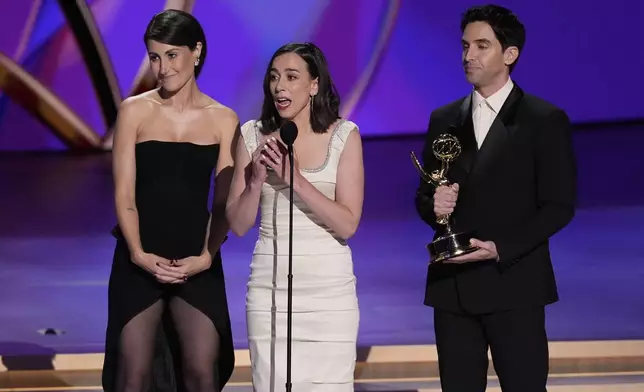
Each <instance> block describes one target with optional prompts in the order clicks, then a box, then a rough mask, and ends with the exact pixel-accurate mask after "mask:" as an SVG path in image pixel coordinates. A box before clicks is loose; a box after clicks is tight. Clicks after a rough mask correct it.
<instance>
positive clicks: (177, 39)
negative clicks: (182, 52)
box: [143, 9, 208, 77]
mask: <svg viewBox="0 0 644 392" xmlns="http://www.w3.org/2000/svg"><path fill="white" fill-rule="evenodd" d="M150 40H151V41H157V42H160V43H162V44H166V45H172V46H187V47H188V48H189V49H190V50H195V48H196V47H197V42H201V53H200V56H199V64H198V65H197V67H196V68H195V77H198V76H199V73H200V72H201V69H202V68H203V65H204V63H205V62H206V54H207V53H208V50H207V48H208V46H207V45H206V35H205V34H204V32H203V29H202V28H201V24H199V21H197V19H196V18H195V17H194V16H192V15H191V14H189V13H187V12H185V11H180V10H173V9H168V10H165V11H163V12H159V13H158V14H156V15H154V16H153V17H152V20H151V21H150V23H149V24H148V27H147V28H146V29H145V34H144V35H143V42H145V45H146V46H147V44H148V41H150Z"/></svg>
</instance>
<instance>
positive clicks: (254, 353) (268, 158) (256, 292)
mask: <svg viewBox="0 0 644 392" xmlns="http://www.w3.org/2000/svg"><path fill="white" fill-rule="evenodd" d="M338 111H339V98H338V95H337V93H336V91H335V87H334V85H333V82H332V80H331V77H330V75H329V70H328V66H327V62H326V59H325V57H324V55H323V54H322V52H321V51H320V49H319V48H317V47H316V46H315V45H313V44H310V43H306V44H288V45H285V46H283V47H282V48H280V49H279V50H277V52H275V54H274V55H273V58H272V59H271V61H270V63H269V65H268V69H267V71H266V75H265V78H264V104H263V108H262V114H261V118H260V119H259V120H252V121H248V122H246V123H245V124H244V125H243V126H242V129H241V137H242V139H241V140H240V143H239V144H238V145H237V151H236V160H237V161H236V162H237V164H236V165H235V173H234V175H233V182H232V186H231V190H230V195H229V198H228V206H227V216H228V220H229V222H230V227H231V229H232V231H233V232H234V233H235V234H236V235H238V236H242V235H244V234H245V233H246V232H247V231H248V230H249V229H250V228H251V227H253V225H254V223H255V220H256V218H257V212H258V208H261V219H260V227H259V238H258V240H257V243H256V246H255V250H254V252H253V259H252V262H251V273H250V278H249V281H248V292H247V297H246V317H247V325H248V341H249V346H250V355H251V362H252V375H253V385H254V389H255V391H257V392H274V391H280V390H283V388H284V386H285V382H286V347H287V346H286V332H287V313H286V311H287V285H288V278H287V275H288V245H289V243H288V235H289V226H288V223H289V198H288V197H289V186H290V184H289V182H290V181H289V173H290V171H289V170H290V169H289V162H288V155H287V153H286V149H285V147H284V145H283V143H281V140H280V138H279V128H280V126H281V125H282V124H283V123H284V122H285V121H293V122H294V123H295V124H296V125H297V127H298V130H299V133H298V136H297V139H296V140H295V143H294V180H293V184H292V185H293V192H294V206H293V329H292V339H293V340H292V362H291V364H292V365H291V382H292V390H293V391H295V392H300V391H306V392H311V391H353V373H354V369H355V362H356V341H357V337H358V324H359V318H360V316H359V310H358V300H357V296H356V279H355V276H354V273H353V260H352V257H351V249H350V248H349V246H348V245H347V239H349V238H350V237H351V236H353V234H354V233H355V232H356V229H357V228H358V223H359V221H360V217H361V214H362V203H363V195H364V168H363V161H362V142H361V138H360V135H359V133H358V127H357V126H356V124H354V123H353V122H351V121H347V120H345V119H341V118H340V117H339V114H338ZM242 140H243V143H242V142H241V141H242Z"/></svg>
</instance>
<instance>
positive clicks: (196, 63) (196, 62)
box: [195, 58, 199, 67]
mask: <svg viewBox="0 0 644 392" xmlns="http://www.w3.org/2000/svg"><path fill="white" fill-rule="evenodd" d="M197 65H199V58H197V61H195V67H196V66H197Z"/></svg>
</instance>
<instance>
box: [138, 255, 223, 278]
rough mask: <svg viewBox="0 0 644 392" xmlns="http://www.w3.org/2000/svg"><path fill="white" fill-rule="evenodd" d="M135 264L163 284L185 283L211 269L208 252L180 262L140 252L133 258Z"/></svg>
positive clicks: (210, 259)
mask: <svg viewBox="0 0 644 392" xmlns="http://www.w3.org/2000/svg"><path fill="white" fill-rule="evenodd" d="M132 261H133V262H134V264H136V265H138V266H139V267H141V268H143V269H144V270H146V271H148V272H149V273H150V274H152V275H153V276H154V277H155V278H156V280H157V281H159V282H161V283H171V284H179V283H185V282H186V281H187V280H188V278H189V277H191V276H193V275H196V274H198V273H200V272H202V271H205V270H207V269H208V268H210V265H211V264H212V258H211V257H210V254H209V253H208V252H204V253H202V254H201V255H199V256H190V257H186V258H183V259H179V260H168V259H166V258H163V257H160V256H157V255H155V254H152V253H145V252H139V253H137V254H135V255H134V256H133V257H132Z"/></svg>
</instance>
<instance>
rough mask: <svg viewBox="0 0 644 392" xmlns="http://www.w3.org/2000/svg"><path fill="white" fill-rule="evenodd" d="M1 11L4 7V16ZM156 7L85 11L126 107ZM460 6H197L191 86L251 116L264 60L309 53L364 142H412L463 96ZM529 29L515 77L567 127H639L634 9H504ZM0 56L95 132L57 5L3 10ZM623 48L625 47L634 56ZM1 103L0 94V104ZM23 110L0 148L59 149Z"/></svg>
mask: <svg viewBox="0 0 644 392" xmlns="http://www.w3.org/2000/svg"><path fill="white" fill-rule="evenodd" d="M10 3H11V4H10ZM165 4H166V1H165V0H145V1H132V0H129V1H126V0H94V1H91V2H90V5H91V9H92V12H93V15H94V17H95V19H96V22H97V24H98V26H99V29H100V32H101V34H102V36H103V39H104V42H105V45H106V48H107V50H108V52H109V54H110V58H111V61H112V64H113V67H114V69H115V73H116V76H117V78H118V83H119V86H120V89H121V94H122V96H127V95H128V94H129V91H130V90H131V88H132V83H133V81H134V79H135V76H136V75H137V73H138V71H139V68H140V67H141V64H142V63H143V62H144V59H145V48H144V45H143V42H142V38H141V37H142V34H143V31H144V29H145V26H146V24H147V22H148V21H149V19H150V17H151V16H152V15H153V14H154V13H156V12H158V11H160V10H161V9H163V7H164V6H165ZM474 4H477V2H474V1H471V0H453V1H449V2H448V1H440V2H439V1H429V0H397V1H396V0H390V1H387V0H351V1H345V0H271V1H265V0H243V1H221V0H220V1H213V0H196V1H195V2H194V8H193V11H192V12H193V14H194V15H196V16H197V18H198V19H199V20H200V21H201V22H202V24H203V26H204V28H205V31H206V35H207V37H208V44H209V51H208V52H209V54H208V59H207V61H206V65H205V68H204V71H203V74H202V76H201V77H200V79H199V84H200V86H201V87H202V89H203V90H204V91H205V92H206V93H208V94H210V95H211V96H212V97H214V98H215V99H217V100H219V101H221V102H222V103H224V104H225V105H229V106H230V107H232V108H233V109H235V110H236V111H237V113H238V114H239V116H240V118H241V120H242V121H245V120H247V119H250V118H253V117H255V116H257V114H258V112H259V107H260V100H261V96H262V93H261V80H262V76H263V71H264V69H265V66H266V62H267V61H268V59H269V58H270V56H271V54H272V52H273V51H274V50H275V49H277V48H278V47H279V46H281V45H282V44H284V43H287V42H289V41H305V40H308V41H312V42H314V43H316V44H318V45H319V46H320V47H321V48H322V49H323V50H324V51H325V52H326V54H327V56H328V59H329V62H330V64H331V70H332V73H333V77H334V79H335V81H336V84H337V86H338V89H339V91H340V93H341V96H342V99H343V107H342V111H343V115H345V116H347V117H349V118H351V119H352V120H353V121H355V122H356V123H358V124H359V125H360V127H361V130H362V133H363V134H364V135H365V136H375V135H395V134H409V133H420V132H424V130H425V128H426V125H427V120H428V117H429V113H430V112H431V110H433V109H435V108H436V107H438V106H440V105H442V104H445V103H447V102H449V101H450V100H453V99H456V98H458V97H460V96H462V95H463V94H466V93H467V92H468V91H469V86H468V85H467V84H466V83H465V81H464V78H463V74H462V70H461V68H460V35H461V33H460V31H459V18H460V15H461V13H462V12H463V11H464V9H465V8H466V7H468V6H471V5H474ZM499 4H501V5H505V6H507V7H509V8H511V9H513V10H514V11H515V12H517V13H518V14H519V16H520V17H521V18H522V20H523V21H524V23H525V25H526V28H527V45H526V47H525V50H524V53H523V55H522V58H521V60H520V63H519V65H518V67H517V69H516V72H515V74H514V75H513V76H514V78H515V80H516V81H518V83H519V84H520V85H521V86H522V87H524V89H526V90H528V91H529V92H532V93H535V94H538V95H540V96H542V97H544V98H546V99H548V100H550V101H552V102H554V103H555V104H557V105H560V106H562V107H563V108H565V109H566V110H567V111H568V113H569V114H570V116H571V118H572V120H573V121H575V122H595V121H613V120H625V119H634V118H642V117H644V100H643V99H641V97H640V95H641V92H642V90H644V73H643V72H641V70H642V69H644V56H643V55H642V51H641V50H639V49H638V45H637V42H638V40H637V39H636V37H641V36H642V33H641V28H640V27H639V24H640V22H641V20H642V19H644V2H642V1H640V0H613V1H611V2H609V3H602V4H601V5H600V4H599V3H598V4H597V5H591V3H590V2H587V1H581V0H570V1H563V2H560V1H556V0H544V1H539V2H535V1H525V0H506V1H500V2H499ZM2 14H3V18H2V20H3V21H2V23H0V37H1V38H0V51H2V52H3V53H4V54H6V55H7V56H9V57H11V58H13V59H14V61H16V62H18V63H19V64H21V66H22V67H24V68H25V69H26V70H27V71H29V72H30V73H31V74H32V75H34V76H35V77H36V78H37V79H38V80H39V81H40V82H42V83H43V84H44V85H45V86H47V87H48V88H50V89H51V90H52V91H53V92H54V93H55V94H56V95H57V96H59V97H60V98H61V99H63V100H64V101H65V102H66V103H67V104H68V105H69V106H70V107H71V108H72V109H73V110H74V112H76V113H77V114H78V115H79V116H80V117H81V118H82V119H83V120H85V121H86V122H87V123H88V124H89V125H90V126H91V127H92V128H93V129H94V130H95V132H96V133H97V134H99V135H103V134H105V132H106V129H105V124H104V121H103V118H102V116H101V112H100V108H99V105H98V101H97V99H96V95H95V93H94V90H93V88H92V85H91V82H90V79H89V76H88V72H87V70H86V67H85V64H84V63H83V60H82V58H81V55H80V52H79V50H78V48H77V45H76V42H75V40H74V37H73V35H72V34H71V32H70V31H69V29H68V28H67V26H66V24H65V20H64V17H63V15H62V13H61V11H60V9H59V7H58V2H57V1H55V0H21V1H14V2H6V4H4V6H3V11H2ZM633 42H635V45H634V44H633ZM0 94H1V93H0ZM64 148H65V147H64V145H63V144H62V143H61V142H60V141H59V140H58V139H56V137H54V136H53V134H52V133H51V132H50V131H49V130H47V129H46V128H45V127H44V126H42V125H41V124H40V123H39V122H38V121H37V120H35V119H34V118H32V117H31V116H30V115H29V114H28V113H27V112H26V111H25V110H24V109H23V108H21V107H20V106H18V105H17V104H15V103H13V102H11V101H10V100H9V99H8V98H7V97H6V96H0V149H2V150H42V149H53V150H56V149H64Z"/></svg>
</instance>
